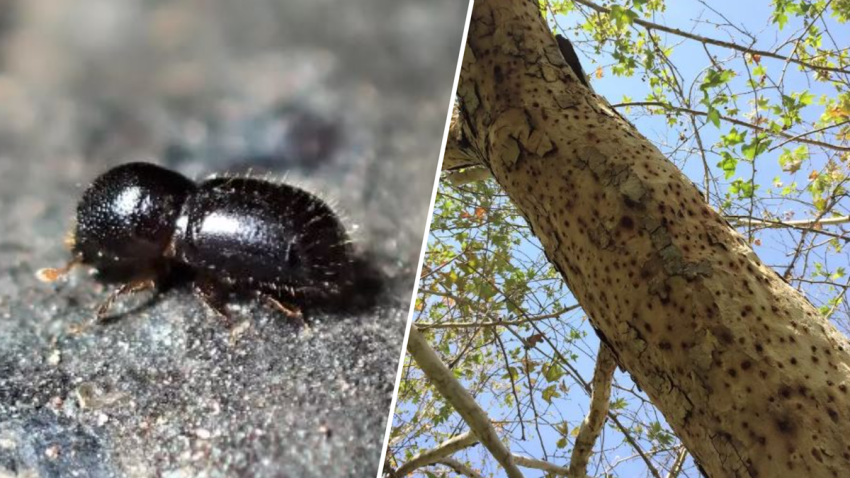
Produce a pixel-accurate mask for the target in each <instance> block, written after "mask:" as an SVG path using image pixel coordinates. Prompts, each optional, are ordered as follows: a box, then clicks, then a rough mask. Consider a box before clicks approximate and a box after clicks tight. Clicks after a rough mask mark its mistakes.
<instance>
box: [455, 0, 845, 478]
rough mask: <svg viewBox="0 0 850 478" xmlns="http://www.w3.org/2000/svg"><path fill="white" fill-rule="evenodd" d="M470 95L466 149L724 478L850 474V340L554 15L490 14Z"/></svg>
mask: <svg viewBox="0 0 850 478" xmlns="http://www.w3.org/2000/svg"><path fill="white" fill-rule="evenodd" d="M458 96H459V101H460V111H459V115H458V116H457V121H458V122H459V123H458V124H456V125H455V128H453V133H454V136H453V138H452V139H453V146H452V147H453V148H455V149H456V150H462V154H463V155H464V156H465V157H466V158H470V157H474V158H476V160H477V161H478V162H480V163H481V164H482V165H484V166H485V167H487V168H488V169H489V170H490V171H491V173H492V175H493V176H494V177H495V179H496V181H498V182H499V184H500V185H501V186H502V187H503V188H504V190H505V191H506V192H507V194H508V195H509V196H510V197H511V199H512V200H513V201H514V202H515V203H516V205H517V206H518V208H519V209H520V211H521V212H522V213H523V215H524V216H525V217H526V218H527V220H528V222H529V224H530V225H531V227H532V229H533V231H534V233H535V235H536V236H537V237H538V238H539V239H540V240H541V242H542V243H543V247H544V249H545V251H546V254H547V256H548V258H549V260H550V261H551V262H552V263H553V264H555V266H556V267H557V268H558V270H559V271H560V272H561V274H562V275H563V276H564V278H565V279H566V281H567V283H568V284H569V287H570V289H571V290H572V291H573V293H574V294H575V296H576V297H577V299H578V301H579V302H580V303H581V305H582V306H583V307H584V309H585V311H586V312H587V313H588V316H589V317H590V318H591V322H592V324H593V326H594V327H595V328H596V329H597V330H598V332H599V334H600V336H601V337H602V338H603V340H604V341H605V342H606V343H608V344H609V346H610V347H611V349H612V350H613V351H614V353H615V354H616V355H617V360H618V362H619V363H620V364H621V365H622V366H623V367H624V368H625V369H626V370H628V371H629V372H630V373H631V375H632V377H633V378H634V380H635V382H637V384H638V385H639V386H640V387H641V388H642V389H643V390H644V391H645V392H646V393H647V394H648V395H649V397H650V399H651V400H652V401H653V403H654V404H655V405H656V406H657V407H658V409H659V410H661V412H662V413H663V414H664V416H665V417H666V419H667V421H668V422H669V423H670V425H671V426H672V427H673V430H675V432H676V433H677V434H678V436H679V437H680V438H681V439H682V441H683V443H684V444H685V445H686V446H687V447H688V449H689V450H690V452H691V453H692V454H693V456H694V457H695V458H696V460H697V461H698V463H699V464H700V465H701V467H702V469H703V470H704V471H705V472H706V473H707V474H708V476H710V477H712V478H717V477H736V476H749V477H755V476H759V477H780V476H810V477H839V476H848V470H850V390H848V388H850V354H848V349H847V347H848V341H847V339H846V337H844V336H843V335H841V334H840V333H839V332H838V331H836V330H835V328H833V327H832V326H831V325H830V324H829V323H828V322H827V321H825V320H824V319H823V318H822V317H821V316H820V315H819V314H818V312H817V311H816V310H815V308H814V307H812V305H811V304H810V303H809V302H808V301H807V300H806V299H805V298H804V297H803V296H801V295H800V294H799V293H797V292H796V291H795V290H794V289H792V288H791V287H790V286H788V284H786V283H785V282H784V281H783V280H782V279H781V278H780V277H779V276H778V275H777V274H776V273H775V272H774V271H773V270H772V269H770V268H769V267H767V266H765V265H764V264H762V262H761V261H760V260H759V259H758V257H756V255H755V253H753V251H752V250H751V249H750V247H749V246H748V245H747V243H746V242H745V241H744V240H743V239H742V238H741V236H740V235H739V234H737V233H736V232H735V231H734V230H733V229H732V228H731V227H730V226H729V225H728V224H727V223H726V222H725V221H724V220H723V219H722V218H721V217H720V216H719V215H718V214H717V212H715V211H714V210H713V209H712V208H711V207H709V206H708V205H707V204H706V203H705V202H704V201H703V199H702V197H701V195H700V192H699V191H698V190H697V189H696V188H695V187H694V186H693V185H692V183H691V182H690V181H689V180H688V179H687V178H686V177H685V176H684V175H683V174H682V173H681V172H679V170H678V169H677V168H676V167H675V166H674V165H673V164H672V163H671V162H669V161H668V160H667V159H666V158H665V157H664V156H663V155H662V154H661V153H660V152H659V151H658V150H657V149H656V148H655V147H654V146H653V145H652V144H651V143H650V142H649V141H647V140H646V139H645V138H644V137H643V136H641V135H640V133H638V132H637V131H636V130H635V129H634V128H633V127H632V126H631V125H629V124H628V123H626V122H625V121H623V119H622V118H620V117H619V116H618V115H617V114H616V113H615V112H613V111H612V110H611V109H610V107H609V106H607V103H605V101H604V100H602V99H601V98H599V97H597V96H594V95H592V94H591V93H590V92H589V90H588V89H587V88H585V87H584V86H582V84H581V83H580V82H579V81H578V80H577V79H576V77H575V76H574V74H573V72H572V71H571V70H570V68H568V67H567V65H566V63H565V62H564V58H563V56H562V55H561V52H560V51H559V50H558V45H557V43H556V42H555V39H554V38H553V37H552V34H551V32H550V31H549V30H548V29H547V27H546V25H545V23H544V22H543V20H542V19H541V17H540V13H539V7H538V4H537V2H536V1H524V2H518V1H515V0H477V1H476V2H475V8H474V11H473V17H472V24H471V26H470V31H469V40H468V45H467V48H466V51H465V55H464V60H463V70H462V74H461V80H460V85H459V88H458ZM447 159H448V164H452V161H451V158H447ZM454 164H458V162H457V161H456V162H454Z"/></svg>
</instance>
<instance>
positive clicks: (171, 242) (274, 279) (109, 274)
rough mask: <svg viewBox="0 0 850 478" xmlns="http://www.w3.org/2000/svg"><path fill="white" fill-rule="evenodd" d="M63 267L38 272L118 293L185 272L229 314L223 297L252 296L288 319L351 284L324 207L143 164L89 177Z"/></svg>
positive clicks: (304, 196) (249, 182)
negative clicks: (80, 272) (83, 270)
mask: <svg viewBox="0 0 850 478" xmlns="http://www.w3.org/2000/svg"><path fill="white" fill-rule="evenodd" d="M76 221H77V224H76V228H75V229H74V231H73V233H72V234H71V235H70V236H69V241H68V242H69V246H70V249H71V254H72V258H71V261H70V262H69V263H68V264H67V265H66V266H65V267H63V268H59V269H41V270H40V271H38V277H39V278H40V279H41V280H43V281H46V282H52V281H55V280H57V279H58V278H59V277H61V276H62V275H64V274H66V273H67V272H68V271H70V270H71V269H72V268H73V267H75V266H77V265H86V266H89V267H92V268H93V269H94V270H95V271H96V274H97V276H98V278H99V279H101V280H102V281H104V282H111V283H119V284H121V285H120V287H118V288H117V289H116V290H115V291H114V292H113V293H112V294H111V295H110V296H109V298H108V299H106V301H105V302H104V303H103V304H101V306H100V307H99V308H98V312H97V315H98V318H102V317H103V316H105V315H106V313H107V312H108V311H109V308H110V307H111V305H112V303H113V302H114V300H115V299H116V298H117V297H118V296H120V295H122V294H128V293H133V292H137V291H141V290H146V289H153V288H156V287H158V286H159V285H160V284H161V283H164V282H168V281H170V280H171V279H172V276H173V275H174V274H175V273H176V271H178V270H188V271H189V273H190V274H191V280H192V283H193V285H194V289H195V291H196V293H197V294H198V295H200V296H201V297H202V298H203V300H204V301H205V302H206V303H207V304H208V305H210V306H211V307H212V308H213V309H214V310H215V311H217V312H218V313H220V314H221V315H223V316H224V317H229V316H228V314H227V309H226V304H227V302H228V299H229V298H230V297H231V296H234V295H235V296H242V297H245V296H248V297H257V298H260V299H263V300H265V301H267V302H268V303H269V304H270V305H272V306H274V307H275V308H277V309H278V310H280V311H282V312H284V313H286V314H287V315H289V316H297V317H299V318H300V317H301V311H300V306H301V305H304V304H309V303H315V302H317V301H321V300H324V299H330V298H333V297H335V296H338V295H339V294H341V293H343V292H344V291H345V290H346V289H347V287H348V286H350V285H351V282H352V280H353V279H352V268H351V265H352V250H351V241H350V240H349V237H348V234H347V233H346V230H345V228H344V227H343V225H342V223H341V221H340V220H339V218H338V217H337V216H336V214H334V212H333V210H332V209H331V208H330V207H329V206H328V205H327V204H326V203H325V202H323V201H322V200H321V199H319V198H318V197H316V196H315V195H313V194H311V193H309V192H307V191H304V190H303V189H299V188H297V187H294V186H290V185H287V184H280V183H274V182H269V181H264V180H260V179H253V178H242V177H219V178H215V177H214V178H211V179H207V180H205V181H203V182H201V183H199V184H196V183H194V182H193V181H191V180H189V179H187V178H185V177H184V176H182V175H180V174H179V173H176V172H174V171H170V170H168V169H165V168H162V167H160V166H157V165H154V164H148V163H128V164H124V165H121V166H117V167H115V168H113V169H110V170H109V171H107V172H106V173H104V174H102V175H101V176H100V177H98V178H97V179H95V180H94V182H93V183H92V184H91V186H89V187H88V189H86V191H85V193H84V194H83V197H82V199H81V200H80V202H79V204H78V205H77V217H76Z"/></svg>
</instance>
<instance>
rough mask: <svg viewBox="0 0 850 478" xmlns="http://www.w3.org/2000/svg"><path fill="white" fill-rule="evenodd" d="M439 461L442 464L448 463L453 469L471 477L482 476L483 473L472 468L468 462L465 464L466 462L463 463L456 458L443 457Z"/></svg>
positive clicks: (478, 477)
mask: <svg viewBox="0 0 850 478" xmlns="http://www.w3.org/2000/svg"><path fill="white" fill-rule="evenodd" d="M437 463H439V464H441V465H446V466H448V467H449V468H451V469H452V470H454V471H456V472H458V473H460V474H461V475H466V476H468V477H469V478H482V477H481V475H480V474H479V473H478V472H477V471H475V470H473V469H472V468H470V467H469V466H467V465H466V464H464V463H462V462H460V461H458V460H455V459H454V458H442V459H440V461H438V462H437Z"/></svg>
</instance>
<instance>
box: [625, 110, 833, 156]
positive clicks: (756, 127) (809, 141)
mask: <svg viewBox="0 0 850 478" xmlns="http://www.w3.org/2000/svg"><path fill="white" fill-rule="evenodd" d="M612 106H613V107H614V108H627V107H644V108H646V107H649V108H652V107H657V108H664V109H666V110H668V111H676V112H679V113H687V114H690V115H695V116H708V113H706V112H705V111H699V110H693V109H690V108H684V107H681V106H673V105H671V104H668V103H664V102H662V101H635V102H628V103H617V104H616V105H612ZM720 119H722V120H723V121H726V122H728V123H732V124H736V125H738V126H742V127H744V128H750V129H753V130H756V131H760V132H762V133H768V134H775V135H778V136H781V137H783V138H786V139H788V140H792V141H795V142H797V143H806V144H811V145H812V146H819V147H821V148H826V149H831V150H834V151H841V152H843V153H846V152H850V146H838V145H835V144H830V143H825V142H823V141H818V140H815V139H808V138H804V137H803V136H804V135H802V134H797V135H793V134H789V133H786V132H785V131H779V132H777V131H773V130H772V129H770V128H765V127H764V126H759V125H756V124H752V123H747V122H746V121H741V120H739V119H736V118H732V117H731V116H725V115H720Z"/></svg>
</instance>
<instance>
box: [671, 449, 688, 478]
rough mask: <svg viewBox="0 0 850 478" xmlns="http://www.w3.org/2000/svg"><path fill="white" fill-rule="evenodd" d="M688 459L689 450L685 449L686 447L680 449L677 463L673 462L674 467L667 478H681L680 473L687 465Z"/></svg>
mask: <svg viewBox="0 0 850 478" xmlns="http://www.w3.org/2000/svg"><path fill="white" fill-rule="evenodd" d="M687 457H688V449H687V448H685V446H684V445H682V446H680V447H679V453H678V454H677V455H676V461H674V462H673V466H671V467H670V473H668V474H667V478H676V477H677V476H679V473H681V472H682V466H683V465H684V464H685V458H687Z"/></svg>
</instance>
